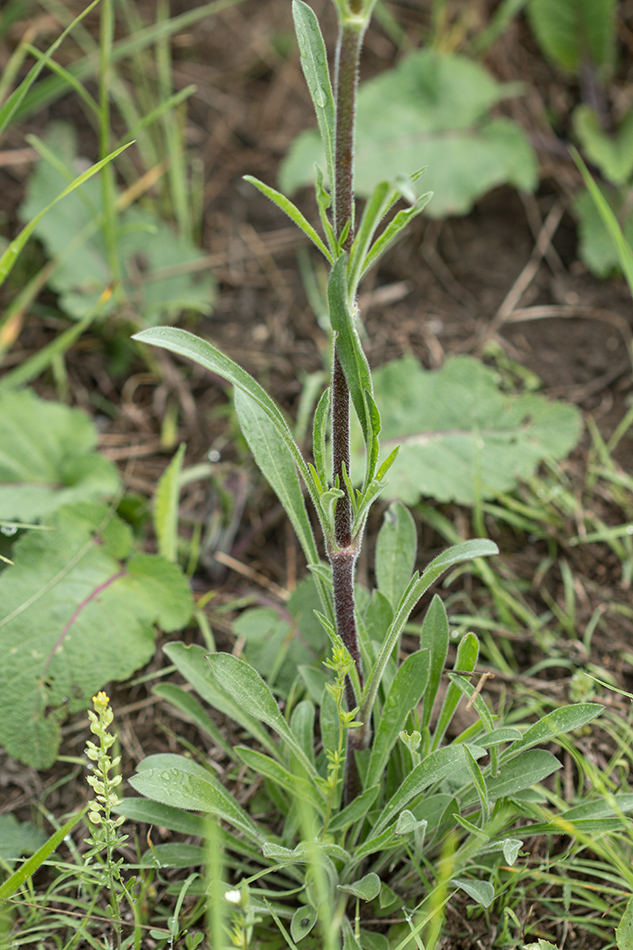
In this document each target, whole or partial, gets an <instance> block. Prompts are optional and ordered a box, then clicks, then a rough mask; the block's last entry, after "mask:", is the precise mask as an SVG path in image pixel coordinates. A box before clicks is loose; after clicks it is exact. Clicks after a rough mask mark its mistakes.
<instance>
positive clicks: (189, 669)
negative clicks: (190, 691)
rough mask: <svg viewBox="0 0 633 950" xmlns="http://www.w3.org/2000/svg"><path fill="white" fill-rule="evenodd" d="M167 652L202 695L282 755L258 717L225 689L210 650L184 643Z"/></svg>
mask: <svg viewBox="0 0 633 950" xmlns="http://www.w3.org/2000/svg"><path fill="white" fill-rule="evenodd" d="M163 650H164V651H165V653H166V655H167V656H168V657H169V659H170V660H171V662H172V663H173V664H174V665H175V666H176V668H177V670H178V672H179V673H180V674H181V675H182V676H184V678H185V679H186V680H187V682H188V683H191V685H192V686H193V688H194V689H195V690H196V692H197V693H198V695H199V696H200V697H201V698H202V699H203V700H204V701H205V702H206V703H209V705H210V706H213V707H214V708H215V709H217V710H218V712H221V713H223V714H224V715H225V716H228V718H229V719H232V720H233V721H234V722H236V723H237V724H238V725H239V726H241V727H242V729H245V730H246V732H248V733H249V735H251V736H252V737H253V738H254V739H255V740H256V742H258V743H259V744H260V745H261V746H262V747H263V748H264V749H266V750H267V751H268V752H270V753H271V754H272V755H276V756H279V750H278V748H277V746H276V745H275V743H274V742H273V740H272V738H271V737H270V735H269V733H268V732H267V731H266V730H265V729H262V727H261V725H260V723H259V722H258V720H257V719H256V718H255V717H254V716H251V715H250V714H249V712H248V711H245V710H244V709H243V708H242V707H241V706H240V705H238V703H236V702H235V700H234V699H233V697H232V696H230V695H229V694H228V693H227V691H226V690H225V689H222V688H221V687H220V686H219V684H218V682H217V681H216V679H215V677H214V676H213V675H212V673H211V669H210V667H209V663H208V656H209V654H208V651H207V650H205V649H204V647H201V646H197V645H196V644H192V645H191V646H186V645H185V644H184V643H168V644H167V645H166V646H165V647H163Z"/></svg>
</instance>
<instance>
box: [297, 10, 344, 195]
mask: <svg viewBox="0 0 633 950" xmlns="http://www.w3.org/2000/svg"><path fill="white" fill-rule="evenodd" d="M292 16H293V19H294V24H295V31H296V34H297V41H298V43H299V52H300V56H301V68H302V69H303V75H304V76H305V79H306V83H307V85H308V89H309V91H310V96H311V98H312V103H313V105H314V111H315V112H316V117H317V122H318V125H319V134H320V136H321V143H322V146H323V151H324V152H325V159H326V165H327V173H328V178H329V180H330V182H333V181H334V136H335V106H334V95H333V93H332V83H331V81H330V70H329V68H328V62H327V50H326V48H325V43H324V42H323V36H322V34H321V29H320V27H319V21H318V20H317V18H316V14H315V12H314V10H313V9H312V7H310V6H308V4H307V3H303V0H293V4H292Z"/></svg>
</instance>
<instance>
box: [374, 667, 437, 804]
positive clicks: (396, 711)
mask: <svg viewBox="0 0 633 950" xmlns="http://www.w3.org/2000/svg"><path fill="white" fill-rule="evenodd" d="M428 678H429V651H428V650H420V651H419V652H418V653H413V654H412V655H411V656H408V657H407V658H406V660H405V661H404V663H402V665H401V666H400V668H399V669H398V672H397V673H396V676H395V679H394V681H393V683H392V685H391V689H390V690H389V694H388V696H387V699H386V700H385V705H384V707H383V710H382V713H381V716H380V720H379V722H378V728H377V729H376V735H375V737H374V741H373V743H372V750H371V758H370V760H369V767H368V769H367V777H366V779H365V784H366V785H367V786H368V787H369V786H371V785H373V784H374V783H375V782H379V781H380V779H381V777H382V774H383V770H384V768H385V766H386V764H387V761H388V759H389V756H390V754H391V751H392V749H393V747H394V745H395V743H396V740H397V738H398V735H399V733H400V732H401V731H402V730H403V729H404V726H405V723H406V721H407V717H408V715H409V713H410V712H411V710H412V709H413V708H414V707H415V706H417V704H418V703H419V701H420V697H421V696H422V695H423V694H424V690H425V688H426V684H427V681H428Z"/></svg>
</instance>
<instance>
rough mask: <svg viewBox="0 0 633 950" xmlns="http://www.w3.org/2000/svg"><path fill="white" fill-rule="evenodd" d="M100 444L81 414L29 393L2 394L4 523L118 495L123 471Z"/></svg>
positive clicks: (0, 508)
mask: <svg viewBox="0 0 633 950" xmlns="http://www.w3.org/2000/svg"><path fill="white" fill-rule="evenodd" d="M96 442H97V430H96V428H95V426H94V425H93V423H92V420H91V419H90V417H89V416H87V415H86V414H85V413H84V412H82V411H81V410H79V409H70V408H69V407H68V406H64V405H62V404H61V403H59V402H47V401H46V400H44V399H40V398H39V397H38V396H36V395H35V394H34V393H32V392H30V391H29V390H24V391H19V392H9V391H6V392H0V519H1V520H4V521H23V522H28V523H31V522H33V521H37V520H38V519H40V518H42V517H44V516H45V515H48V514H50V513H52V512H53V511H55V510H56V509H58V508H60V507H61V506H62V505H67V504H69V503H71V502H79V501H96V500H98V499H101V498H111V497H112V496H113V495H115V494H116V492H117V491H118V490H119V487H120V483H121V480H120V476H119V473H118V470H117V468H116V466H115V465H114V464H113V463H112V462H110V461H108V460H107V459H105V458H104V457H103V456H101V455H99V454H98V452H95V451H94V448H95V445H96Z"/></svg>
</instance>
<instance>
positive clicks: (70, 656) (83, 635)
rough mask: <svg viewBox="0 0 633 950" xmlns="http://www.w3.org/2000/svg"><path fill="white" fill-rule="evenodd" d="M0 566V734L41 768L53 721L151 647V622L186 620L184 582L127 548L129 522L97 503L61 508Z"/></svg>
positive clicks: (51, 752) (52, 747) (167, 625)
mask: <svg viewBox="0 0 633 950" xmlns="http://www.w3.org/2000/svg"><path fill="white" fill-rule="evenodd" d="M49 525H50V527H51V528H52V530H50V531H32V532H31V533H30V534H27V535H26V536H25V537H24V538H22V539H21V540H20V541H18V542H17V544H16V545H15V546H14V548H13V560H14V562H15V564H14V566H9V567H6V568H5V569H4V571H2V573H1V574H0V604H1V605H2V618H0V648H1V650H2V656H3V661H2V663H1V664H0V742H1V743H2V744H3V745H4V746H5V747H6V749H7V751H8V752H9V753H10V754H11V755H13V756H14V757H16V758H19V759H21V760H22V761H23V762H26V763H27V764H28V765H32V766H33V767H35V768H49V767H50V766H51V765H52V764H53V762H54V760H55V756H56V754H57V748H58V746H59V742H60V723H61V722H62V721H63V719H64V718H65V717H66V716H67V715H68V713H71V712H77V711H80V710H82V709H85V708H86V707H87V706H88V705H89V704H90V698H91V697H92V696H93V695H94V694H95V693H96V692H97V691H98V690H99V689H101V688H102V687H103V686H104V685H105V684H106V683H107V682H109V681H111V680H123V679H127V678H128V677H129V676H131V674H132V673H133V672H134V671H135V670H136V669H138V668H139V667H140V666H142V665H143V663H146V662H147V660H149V659H150V657H151V656H152V655H153V653H154V637H155V632H156V631H155V626H154V625H155V624H157V623H158V624H160V625H161V627H162V628H163V629H165V630H175V629H178V628H179V627H182V626H184V624H185V623H186V622H187V620H188V619H189V617H190V615H191V610H192V600H191V593H190V590H189V586H188V584H187V582H186V580H185V578H184V577H183V575H182V574H181V572H180V571H179V570H178V568H177V567H176V566H175V565H174V564H170V563H169V562H168V561H165V560H163V559H162V558H159V557H156V556H152V555H147V554H133V553H132V537H131V531H130V529H129V528H128V527H127V526H126V525H125V524H123V522H121V521H119V519H118V518H114V517H112V515H111V513H110V512H109V510H108V509H107V508H106V507H105V506H102V505H89V504H78V505H73V506H67V507H66V508H62V509H60V510H59V512H57V513H56V515H55V516H54V517H53V518H52V519H51V520H50V522H49Z"/></svg>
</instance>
